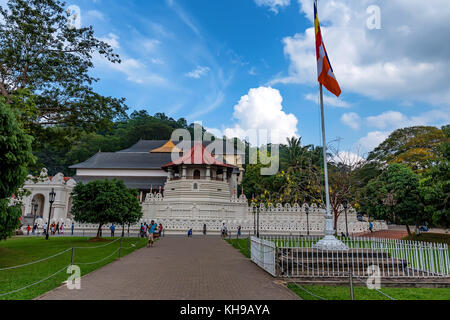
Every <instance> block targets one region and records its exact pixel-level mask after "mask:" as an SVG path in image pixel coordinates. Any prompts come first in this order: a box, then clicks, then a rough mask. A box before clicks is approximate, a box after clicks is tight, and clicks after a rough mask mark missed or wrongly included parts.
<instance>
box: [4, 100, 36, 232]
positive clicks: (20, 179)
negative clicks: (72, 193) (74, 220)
mask: <svg viewBox="0 0 450 320" xmlns="http://www.w3.org/2000/svg"><path fill="white" fill-rule="evenodd" d="M31 142H32V138H31V137H30V136H28V135H26V134H25V133H24V131H23V130H22V129H21V128H20V126H19V124H18V122H17V120H16V117H15V115H14V113H13V112H12V111H11V110H10V108H9V107H8V106H7V105H6V104H5V103H4V101H3V99H0V163H1V170H0V240H3V239H6V238H7V237H9V236H11V234H12V232H13V231H14V230H15V229H16V228H17V227H18V226H19V223H20V222H19V218H20V216H21V210H20V208H19V207H17V206H13V207H9V199H10V197H11V196H12V195H13V194H17V191H18V189H19V188H20V187H22V186H23V183H24V181H25V179H26V177H27V174H28V169H27V167H28V165H29V164H32V163H33V162H34V161H35V159H34V157H33V154H32V152H31Z"/></svg>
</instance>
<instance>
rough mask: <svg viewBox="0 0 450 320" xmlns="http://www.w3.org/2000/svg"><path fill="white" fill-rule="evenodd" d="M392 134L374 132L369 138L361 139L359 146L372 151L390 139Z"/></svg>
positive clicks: (370, 133) (369, 134)
mask: <svg viewBox="0 0 450 320" xmlns="http://www.w3.org/2000/svg"><path fill="white" fill-rule="evenodd" d="M389 134H390V132H385V131H384V132H383V131H372V132H369V133H368V134H367V136H365V137H363V138H361V139H359V141H358V145H360V146H362V147H363V149H364V150H366V151H371V150H373V149H375V148H376V147H378V146H379V145H380V143H382V142H383V141H384V140H386V139H387V138H388V137H389Z"/></svg>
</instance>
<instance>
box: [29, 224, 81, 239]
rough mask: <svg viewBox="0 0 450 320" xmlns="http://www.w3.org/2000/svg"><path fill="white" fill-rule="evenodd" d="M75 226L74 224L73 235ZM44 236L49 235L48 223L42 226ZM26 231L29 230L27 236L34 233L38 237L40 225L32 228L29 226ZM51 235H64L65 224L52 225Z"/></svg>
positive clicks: (50, 228)
mask: <svg viewBox="0 0 450 320" xmlns="http://www.w3.org/2000/svg"><path fill="white" fill-rule="evenodd" d="M73 227H74V226H73V224H72V235H73ZM42 229H43V230H42V234H43V235H46V233H47V224H46V223H44V225H43V226H42ZM26 230H27V235H28V236H29V235H30V231H32V233H31V234H32V235H36V234H37V233H38V225H37V223H36V224H34V226H33V227H31V226H30V225H28V226H27V227H26ZM48 231H49V233H50V234H51V235H55V234H64V222H62V223H61V225H60V224H59V222H58V223H54V222H53V223H51V224H50V227H49V230H48Z"/></svg>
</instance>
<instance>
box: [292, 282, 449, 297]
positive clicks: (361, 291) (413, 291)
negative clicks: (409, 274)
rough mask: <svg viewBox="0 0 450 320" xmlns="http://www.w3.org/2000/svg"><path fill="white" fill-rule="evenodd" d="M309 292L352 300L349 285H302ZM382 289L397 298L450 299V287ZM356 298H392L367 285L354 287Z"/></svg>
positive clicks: (300, 293) (295, 288)
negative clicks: (370, 288)
mask: <svg viewBox="0 0 450 320" xmlns="http://www.w3.org/2000/svg"><path fill="white" fill-rule="evenodd" d="M302 287H303V288H304V289H306V290H308V291H309V292H311V293H313V294H315V295H317V296H320V297H322V298H325V299H327V300H350V289H349V287H345V286H343V287H339V286H336V287H334V286H320V285H304V286H303V285H302ZM288 288H289V289H291V290H292V291H293V292H295V293H296V294H297V295H298V296H300V297H301V298H302V299H303V300H320V299H319V298H316V297H314V296H312V295H311V294H309V293H307V292H305V291H304V290H302V289H301V288H299V287H298V286H297V285H296V284H294V283H290V284H289V285H288ZM381 291H382V292H384V293H385V294H387V295H389V296H390V297H392V298H394V299H396V300H450V288H433V289H429V288H381ZM354 299H355V300H390V299H388V298H387V297H385V296H383V295H382V294H381V293H379V292H377V291H375V290H369V289H367V288H366V287H354Z"/></svg>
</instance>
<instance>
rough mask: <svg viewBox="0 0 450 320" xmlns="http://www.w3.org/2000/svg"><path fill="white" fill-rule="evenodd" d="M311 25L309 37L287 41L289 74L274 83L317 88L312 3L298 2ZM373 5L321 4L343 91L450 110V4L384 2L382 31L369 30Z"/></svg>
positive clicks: (354, 1) (350, 0)
mask: <svg viewBox="0 0 450 320" xmlns="http://www.w3.org/2000/svg"><path fill="white" fill-rule="evenodd" d="M299 3H300V5H301V12H302V13H303V14H305V15H306V16H307V18H308V19H309V20H310V21H311V27H310V28H308V29H307V30H305V32H304V33H300V34H296V35H294V36H291V37H286V38H284V39H283V44H284V52H285V55H286V56H287V57H288V58H289V60H290V68H289V74H288V75H287V76H285V77H279V78H277V79H275V80H273V81H272V82H271V83H272V84H274V83H311V84H312V83H316V82H317V75H316V72H317V66H316V58H315V47H314V42H315V39H314V38H315V36H314V29H313V26H312V20H313V0H299ZM371 4H373V1H369V0H363V1H362V0H333V1H320V2H319V19H320V20H321V24H322V33H323V36H324V42H325V45H326V47H327V51H328V54H329V57H330V60H331V63H332V66H333V68H334V71H335V75H336V77H337V79H338V81H339V83H340V85H341V87H342V89H343V92H344V93H345V92H354V93H359V94H362V95H365V96H368V97H371V98H374V99H387V98H399V99H404V98H405V97H408V100H410V101H424V102H428V103H432V104H435V105H439V104H446V105H447V106H449V105H450V90H449V87H448V85H447V84H448V83H449V82H450V73H448V72H442V70H448V69H450V60H449V59H448V54H447V53H448V52H449V51H450V43H449V42H447V41H444V40H443V38H442V37H439V36H436V34H438V35H444V34H450V20H449V19H448V16H450V6H449V5H448V0H435V1H433V4H432V5H430V4H429V3H428V2H426V1H425V2H424V1H422V0H410V1H389V0H379V1H377V3H376V4H377V5H378V6H379V7H380V8H381V9H382V11H381V18H382V20H381V21H382V23H381V28H382V29H381V30H376V29H375V30H369V29H368V28H367V26H366V22H367V19H368V18H369V15H368V14H367V12H366V9H367V7H368V6H369V5H371Z"/></svg>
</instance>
